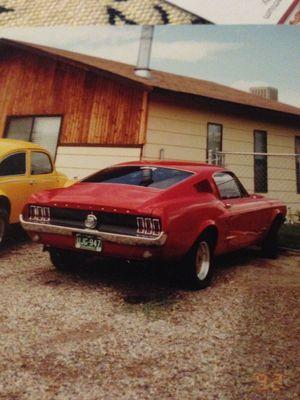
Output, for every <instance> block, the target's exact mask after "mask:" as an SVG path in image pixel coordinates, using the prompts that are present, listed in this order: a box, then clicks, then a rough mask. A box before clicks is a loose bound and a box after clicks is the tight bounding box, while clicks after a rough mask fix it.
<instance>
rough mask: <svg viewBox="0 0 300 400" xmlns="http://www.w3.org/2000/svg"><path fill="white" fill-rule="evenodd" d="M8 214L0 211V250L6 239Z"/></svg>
mask: <svg viewBox="0 0 300 400" xmlns="http://www.w3.org/2000/svg"><path fill="white" fill-rule="evenodd" d="M7 231H8V214H7V212H6V211H5V210H1V209H0V249H1V248H2V247H3V246H4V244H5V242H6V239H7Z"/></svg>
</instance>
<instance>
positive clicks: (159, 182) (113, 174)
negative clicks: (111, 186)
mask: <svg viewBox="0 0 300 400" xmlns="http://www.w3.org/2000/svg"><path fill="white" fill-rule="evenodd" d="M191 175H192V172H187V171H181V170H179V169H173V168H162V167H148V166H147V167H145V166H126V167H112V168H107V169H103V170H102V171H99V172H97V173H96V174H94V175H91V176H89V177H88V178H86V179H84V180H83V181H82V182H93V183H116V184H123V185H133V186H147V187H152V188H157V189H167V188H169V187H170V186H173V185H175V184H176V183H179V182H181V181H183V180H184V179H186V178H188V177H189V176H191Z"/></svg>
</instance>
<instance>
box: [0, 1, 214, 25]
mask: <svg viewBox="0 0 300 400" xmlns="http://www.w3.org/2000/svg"><path fill="white" fill-rule="evenodd" d="M206 22H207V21H205V20H203V19H202V18H201V17H198V16H196V15H195V14H193V13H190V12H189V11H185V10H183V9H181V8H179V7H177V6H174V5H171V4H170V3H168V2H167V1H163V0H26V1H25V0H0V28H4V27H21V26H23V27H24V26H55V25H69V26H71V25H73V26H76V25H96V24H110V25H123V24H131V25H159V24H201V23H206Z"/></svg>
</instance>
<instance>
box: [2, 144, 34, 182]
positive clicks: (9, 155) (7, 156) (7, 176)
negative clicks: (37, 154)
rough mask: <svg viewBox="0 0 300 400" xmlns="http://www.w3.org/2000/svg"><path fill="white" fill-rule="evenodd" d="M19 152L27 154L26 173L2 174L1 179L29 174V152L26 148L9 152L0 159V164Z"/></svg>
mask: <svg viewBox="0 0 300 400" xmlns="http://www.w3.org/2000/svg"><path fill="white" fill-rule="evenodd" d="M17 154H25V173H24V174H15V175H0V179H4V178H12V177H21V176H24V177H25V176H27V175H28V152H27V151H26V150H17V151H14V152H13V153H10V154H7V155H6V156H5V157H3V158H1V159H0V164H1V163H2V162H3V161H5V160H6V159H8V158H9V157H11V156H15V155H17Z"/></svg>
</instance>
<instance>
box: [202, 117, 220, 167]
mask: <svg viewBox="0 0 300 400" xmlns="http://www.w3.org/2000/svg"><path fill="white" fill-rule="evenodd" d="M210 125H216V126H219V127H220V128H221V150H219V151H223V124H219V123H216V122H208V123H207V129H206V131H207V132H206V159H207V160H208V156H209V148H208V141H209V140H208V139H209V126H210Z"/></svg>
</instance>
